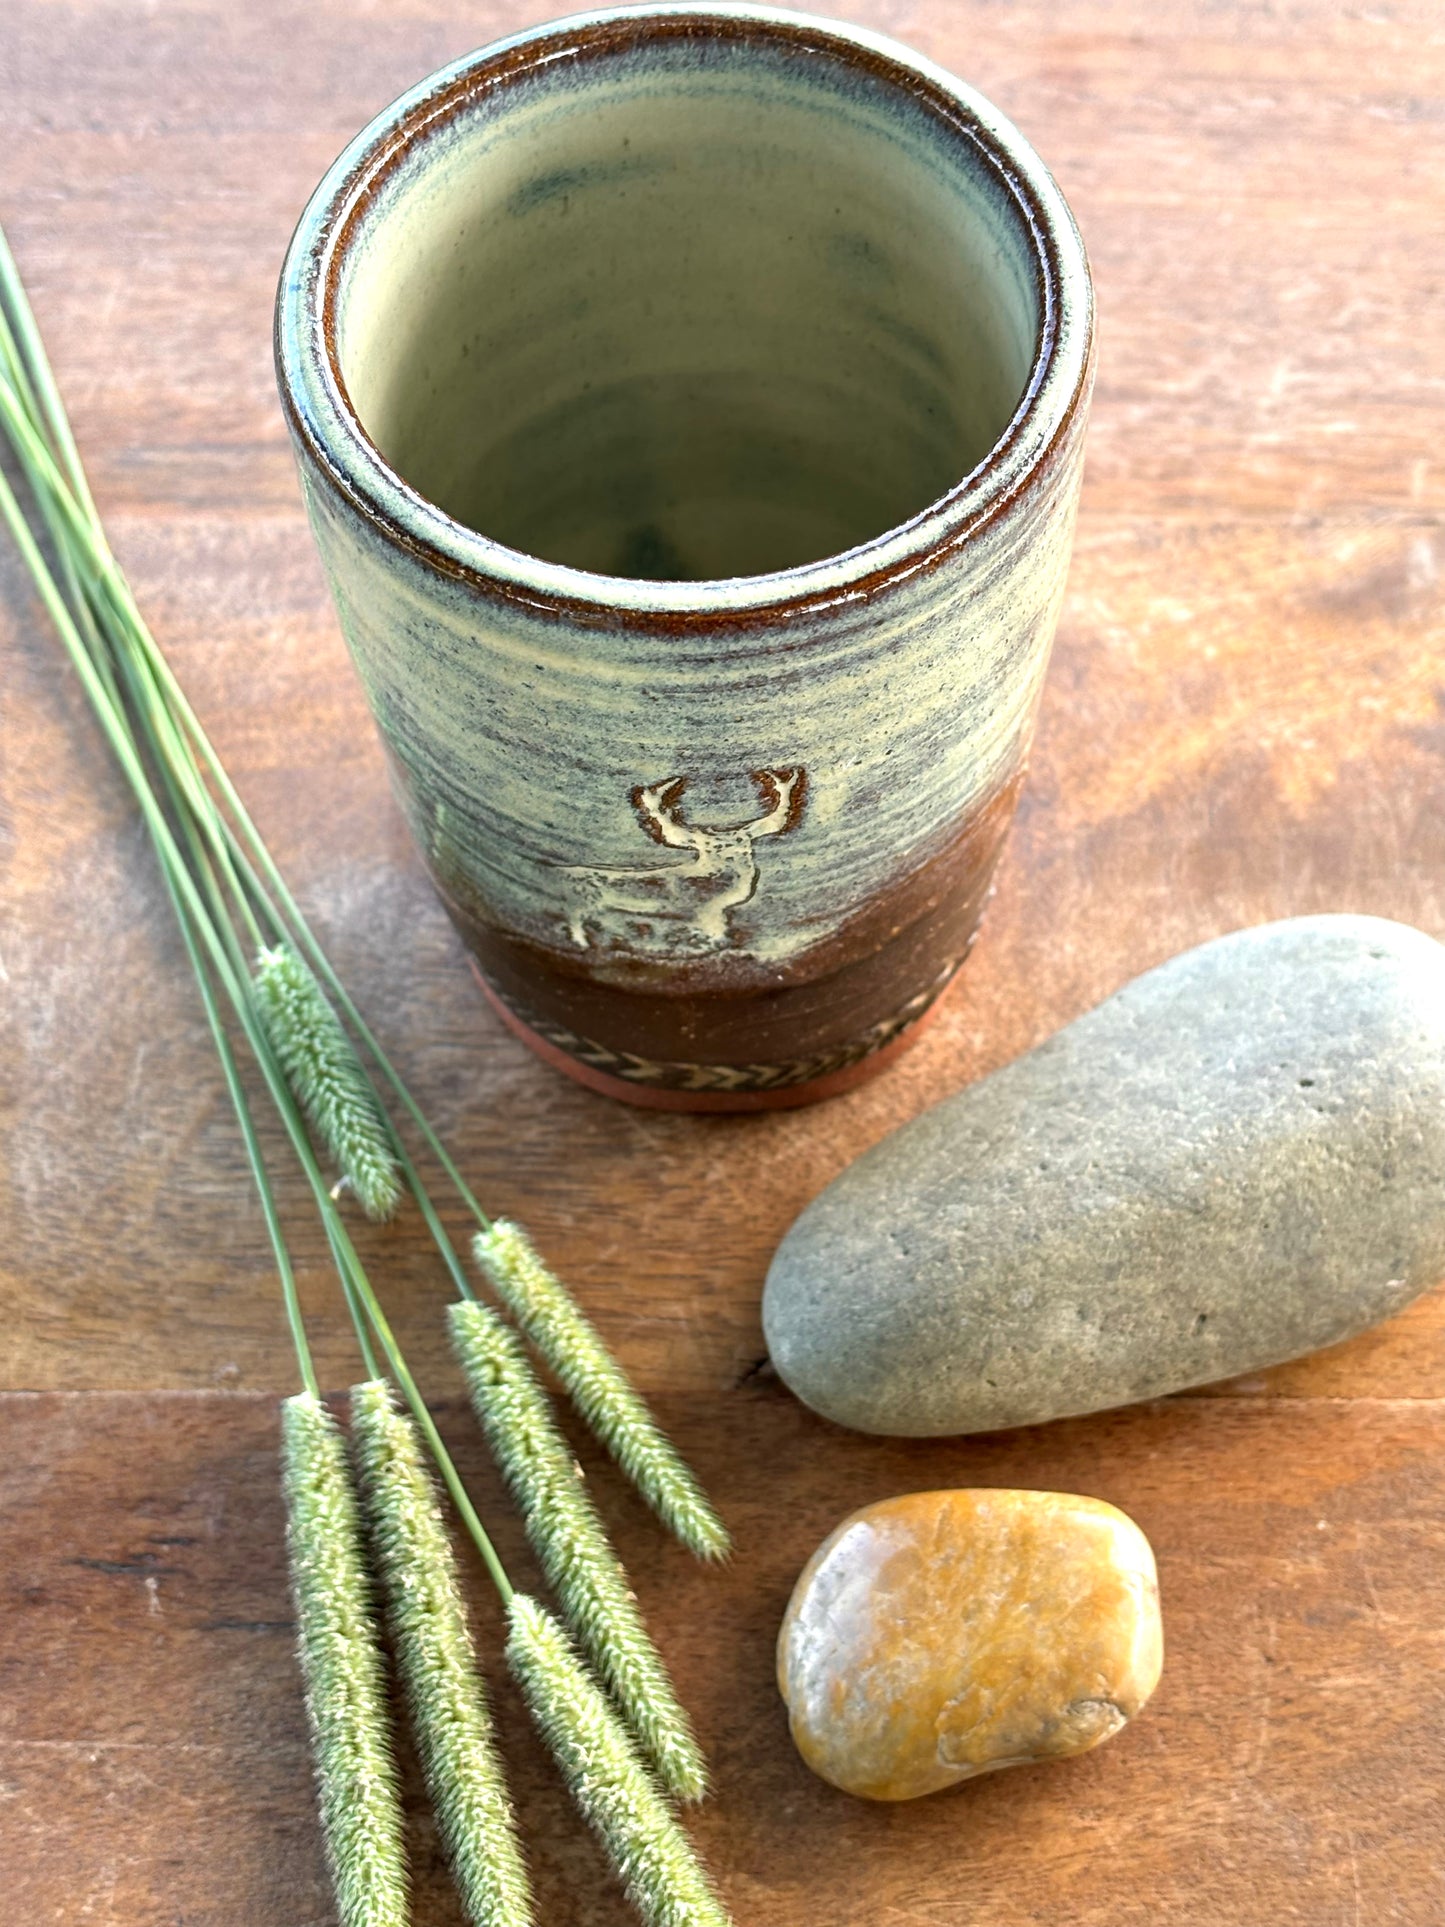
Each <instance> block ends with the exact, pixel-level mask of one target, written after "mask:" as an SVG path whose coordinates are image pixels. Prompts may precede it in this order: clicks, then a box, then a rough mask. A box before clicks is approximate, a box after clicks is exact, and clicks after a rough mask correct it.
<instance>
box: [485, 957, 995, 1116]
mask: <svg viewBox="0 0 1445 1927" xmlns="http://www.w3.org/2000/svg"><path fill="white" fill-rule="evenodd" d="M467 962H468V963H469V964H470V965H471V967H472V975H473V976H474V977H475V978H476V980H477V982H478V984H479V985H480V986H481V991H482V995H483V996H484V997H485V998H486V1000H487V1002H488V1003H489V1004H490V1005H491V1006H492V1009H493V1010H495V1011H496V1013H497V1015H498V1016H499V1017H500V1018H501V1020H502V1022H503V1023H504V1024H505V1025H506V1026H507V1029H508V1030H509V1031H511V1033H512V1035H513V1036H514V1037H519V1038H520V1039H521V1040H522V1042H523V1043H524V1044H525V1045H526V1046H527V1048H528V1049H529V1050H531V1051H534V1052H535V1053H536V1055H537V1056H538V1057H540V1058H541V1059H542V1061H543V1063H544V1064H550V1065H551V1066H552V1068H553V1070H558V1071H563V1072H565V1074H566V1075H567V1076H568V1077H570V1078H571V1079H572V1080H573V1082H574V1083H577V1084H582V1085H584V1086H585V1087H586V1088H587V1089H588V1090H589V1091H597V1092H600V1094H601V1095H602V1096H603V1097H613V1098H617V1099H618V1100H619V1101H620V1102H621V1103H623V1104H633V1105H636V1106H637V1108H638V1109H639V1110H644V1111H693V1112H698V1111H712V1112H720V1111H726V1112H732V1113H737V1112H745V1111H795V1110H801V1109H802V1108H803V1106H804V1105H807V1104H818V1103H821V1102H822V1100H823V1099H824V1098H828V1097H841V1096H842V1095H843V1093H844V1092H845V1091H851V1090H855V1089H856V1088H857V1086H858V1085H860V1084H866V1083H867V1082H868V1080H869V1079H870V1078H873V1077H876V1076H877V1075H878V1073H879V1072H880V1071H886V1070H887V1068H888V1066H889V1065H890V1064H892V1063H893V1062H895V1060H896V1059H898V1058H900V1057H901V1056H902V1055H903V1054H904V1052H905V1051H908V1050H911V1049H912V1048H913V1046H914V1044H916V1043H917V1041H918V1039H919V1038H920V1037H921V1036H922V1035H923V1033H924V1031H925V1030H927V1028H928V1026H929V1025H930V1024H931V1023H932V1022H933V1019H934V1017H935V1016H936V1014H937V1012H938V1008H939V1006H940V1004H941V1003H942V1002H943V994H944V992H945V991H946V990H947V989H948V987H949V984H951V983H952V982H953V979H954V977H956V976H957V974H958V973H957V971H954V972H952V973H951V974H950V976H949V979H948V982H947V983H945V984H944V985H943V986H942V987H941V989H940V990H939V991H938V993H937V994H936V995H935V996H934V997H933V998H932V999H931V1000H930V1001H929V1003H928V1005H927V1007H926V1008H925V1009H924V1010H923V1012H922V1014H921V1015H920V1016H918V1017H916V1018H914V1019H912V1020H911V1021H910V1022H909V1023H908V1024H907V1025H906V1026H905V1028H904V1029H903V1030H901V1031H900V1032H899V1033H898V1035H897V1036H895V1037H894V1038H892V1039H891V1041H890V1042H888V1043H886V1044H882V1045H880V1046H879V1047H878V1048H877V1049H876V1050H873V1051H870V1052H869V1053H868V1055H867V1056H866V1057H860V1058H859V1059H858V1060H857V1061H856V1062H854V1063H852V1064H846V1065H844V1066H843V1067H842V1068H841V1069H839V1070H835V1071H828V1072H825V1073H824V1074H823V1075H822V1076H821V1077H812V1078H809V1079H807V1081H806V1082H804V1083H800V1084H782V1085H777V1086H775V1087H774V1088H772V1089H770V1090H746V1089H740V1090H733V1091H722V1090H683V1089H678V1088H672V1087H668V1086H666V1085H660V1084H639V1083H634V1082H633V1081H631V1080H630V1079H628V1078H626V1077H617V1076H614V1075H613V1074H612V1073H611V1072H608V1071H604V1070H599V1069H597V1067H596V1066H595V1065H592V1064H588V1063H585V1062H584V1061H583V1059H582V1058H580V1057H576V1056H574V1055H573V1054H572V1052H571V1051H570V1050H566V1049H564V1048H563V1046H562V1045H561V1044H556V1043H553V1042H552V1041H551V1040H550V1039H549V1038H546V1037H544V1036H543V1035H542V1033H541V1032H540V1031H539V1030H534V1029H533V1028H532V1026H531V1025H530V1024H528V1023H526V1022H525V1021H524V1020H523V1019H522V1018H521V1017H519V1016H518V1015H517V1013H516V1012H515V1011H514V1010H510V1009H509V1008H508V1007H507V1005H506V1004H504V1003H503V1001H502V999H501V998H500V997H499V996H498V995H497V993H496V991H495V990H493V988H492V986H491V985H490V984H489V983H488V982H487V980H486V978H485V977H484V976H483V975H482V971H481V966H480V965H479V964H478V962H477V960H476V958H475V957H468V959H467ZM579 1041H580V1040H579Z"/></svg>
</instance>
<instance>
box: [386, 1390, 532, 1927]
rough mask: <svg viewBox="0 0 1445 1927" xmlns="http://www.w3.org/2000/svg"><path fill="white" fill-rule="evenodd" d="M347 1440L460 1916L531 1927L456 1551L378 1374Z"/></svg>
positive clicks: (498, 1926)
mask: <svg viewBox="0 0 1445 1927" xmlns="http://www.w3.org/2000/svg"><path fill="white" fill-rule="evenodd" d="M351 1442H352V1447H353V1449H354V1451H355V1454H356V1460H357V1464H358V1468H359V1470H360V1474H361V1491H362V1499H363V1502H364V1505H365V1510H366V1514H367V1522H368V1525H369V1526H370V1532H371V1547H372V1553H373V1556H374V1559H375V1563H376V1567H377V1571H378V1573H379V1576H380V1579H381V1583H382V1589H383V1591H384V1593H385V1595H386V1602H387V1613H388V1618H389V1620H390V1623H391V1630H392V1640H393V1644H394V1647H395V1651H396V1658H397V1666H398V1668H399V1670H400V1672H401V1676H402V1681H403V1683H404V1685H405V1687H406V1695H407V1701H408V1703H409V1705H410V1707H411V1716H412V1725H413V1727H414V1729H415V1732H416V1737H417V1745H418V1750H419V1751H420V1753H421V1760H422V1768H423V1771H424V1772H425V1774H426V1783H427V1791H428V1792H429V1793H430V1795H431V1802H432V1810H433V1811H434V1812H435V1814H436V1817H437V1824H438V1826H439V1827H440V1829H441V1835H442V1839H443V1841H444V1843H445V1845H446V1850H447V1856H448V1858H449V1859H450V1861H451V1865H452V1872H453V1874H454V1875H455V1877H456V1883H457V1887H458V1890H459V1891H460V1893H461V1896H462V1900H463V1902H464V1904H465V1906H466V1910H467V1917H468V1919H469V1920H471V1921H473V1922H474V1923H475V1927H530V1923H531V1921H532V1919H533V1913H532V1894H531V1888H530V1886H529V1884H528V1880H527V1872H526V1868H525V1867H524V1866H523V1864H522V1854H521V1849H520V1848H519V1846H518V1844H517V1834H516V1823H515V1821H514V1819H513V1815H512V1803H511V1801H510V1799H509V1798H508V1796H507V1786H506V1780H505V1778H504V1777H503V1772H502V1763H501V1760H500V1758H499V1757H498V1754H497V1749H496V1743H495V1740H494V1738H493V1733H492V1722H491V1716H490V1714H489V1712H488V1710H487V1703H486V1697H485V1692H484V1689H483V1686H482V1680H481V1676H480V1674H479V1672H478V1670H477V1663H476V1653H475V1650H474V1648H473V1646H472V1638H471V1633H470V1630H469V1629H468V1626H467V1612H466V1607H465V1605H464V1604H463V1602H462V1595H461V1588H460V1585H459V1583H458V1580H457V1564H456V1556H455V1554H454V1553H453V1551H452V1543H451V1539H450V1537H449V1536H448V1533H447V1529H446V1524H445V1521H444V1519H443V1515H442V1509H441V1502H440V1500H439V1498H438V1495H437V1488H436V1483H435V1481H434V1480H433V1478H432V1475H431V1473H430V1471H429V1470H428V1468H427V1464H426V1460H425V1457H424V1450H425V1448H424V1447H423V1445H422V1441H421V1439H420V1437H419V1435H418V1433H417V1429H416V1426H415V1424H414V1423H413V1422H412V1420H411V1419H410V1418H409V1417H408V1416H407V1415H406V1414H405V1413H403V1412H401V1411H399V1410H398V1408H397V1404H396V1401H395V1399H394V1397H393V1396H392V1391H391V1387H390V1386H389V1385H387V1384H386V1383H385V1382H384V1381H383V1380H380V1379H372V1380H370V1381H369V1382H368V1383H367V1384H365V1385H357V1386H355V1387H353V1389H352V1393H351Z"/></svg>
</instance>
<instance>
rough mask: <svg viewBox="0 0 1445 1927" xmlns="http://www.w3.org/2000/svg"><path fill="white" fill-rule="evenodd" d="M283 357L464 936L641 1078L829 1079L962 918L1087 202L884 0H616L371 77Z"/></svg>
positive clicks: (585, 1046) (1001, 770) (600, 1080)
mask: <svg viewBox="0 0 1445 1927" xmlns="http://www.w3.org/2000/svg"><path fill="white" fill-rule="evenodd" d="M277 362H278V369H279V376H280V385H281V393H282V398H283V402H284V406H285V409H286V413H287V417H288V421H289V425H290V429H291V433H292V436H293V439H294V442H295V447H296V451H297V456H298V461H299V467H300V473H301V479H302V486H303V491H304V494H305V498H306V504H307V508H308V511H309V514H310V518H311V523H312V527H313V530H314V533H315V537H316V541H317V544H318V546H319V548H320V552H321V556H322V559H323V562H324V564H325V567H326V570H327V574H328V576H329V579H330V583H331V587H332V591H333V593H334V596H335V600H336V606H337V610H338V613H339V616H340V620H341V624H342V628H343V630H344V632H345V635H346V640H347V643H348V645H349V647H350V650H351V654H352V657H353V659H354V661H355V664H356V667H357V670H358V672H359V674H360V676H361V680H362V682H363V684H364V685H365V690H366V694H367V697H368V699H369V701H370V704H371V707H372V710H373V711H374V713H375V716H376V720H377V723H378V725H379V727H380V731H381V735H382V738H383V740H384V742H385V744H386V748H387V751H388V754H389V759H390V764H391V768H392V771H393V774H394V778H395V785H396V789H397V793H398V795H399V797H400V799H401V802H402V805H403V808H404V809H405V812H406V815H407V817H408V820H409V822H410V824H411V827H412V830H413V831H414V833H415V835H416V838H417V840H418V842H419V844H420V846H421V848H422V851H423V852H424V854H425V858H426V861H427V863H428V865H429V867H430V870H431V874H432V876H433V878H434V880H435V883H436V887H437V889H438V891H439V892H440V894H441V896H442V899H443V901H444V902H445V904H446V905H447V908H448V909H449V911H450V913H451V915H452V917H453V918H454V919H455V921H456V923H457V925H458V927H459V929H460V930H461V932H462V934H463V936H464V938H465V940H466V942H467V944H468V946H469V948H470V951H471V954H472V956H473V958H474V960H475V964H476V968H477V971H478V974H479V976H480V979H481V982H482V984H483V986H484V988H485V990H486V992H487V994H488V995H489V997H490V998H491V999H492V1000H493V1001H494V1003H495V1004H496V1006H497V1008H498V1010H499V1011H500V1012H501V1013H502V1015H503V1016H504V1017H505V1019H506V1021H507V1022H508V1023H509V1024H510V1025H511V1026H512V1027H513V1028H514V1029H515V1030H516V1031H518V1032H519V1033H520V1035H521V1036H523V1037H524V1038H525V1039H526V1040H527V1042H528V1043H529V1044H531V1045H532V1047H533V1048H534V1049H536V1050H537V1051H539V1052H540V1053H541V1054H542V1055H543V1056H544V1057H547V1058H549V1059H550V1060H551V1061H552V1062H553V1063H555V1064H557V1065H559V1066H560V1067H561V1068H563V1069H565V1070H568V1071H570V1072H571V1073H572V1074H573V1075H574V1076H576V1077H578V1078H580V1079H581V1080H582V1081H583V1082H585V1083H589V1084H591V1085H593V1086H595V1087H596V1088H599V1089H602V1090H605V1091H608V1092H611V1093H612V1094H614V1095H617V1096H621V1097H627V1098H631V1099H633V1100H634V1101H637V1102H643V1103H652V1104H659V1105H666V1106H673V1107H678V1108H690V1109H755V1108H760V1107H764V1106H770V1105H776V1104H784V1103H798V1102H804V1101H807V1100H808V1099H811V1098H815V1097H820V1096H824V1095H827V1094H828V1093H830V1092H833V1091H836V1090H839V1089H842V1088H845V1087H846V1086H847V1085H848V1084H849V1083H851V1082H853V1081H856V1080H857V1079H859V1078H861V1077H863V1076H865V1075H867V1074H868V1073H869V1072H871V1071H873V1070H876V1069H878V1068H880V1067H881V1066H882V1065H883V1064H885V1063H886V1062H887V1061H888V1060H889V1059H890V1057H891V1056H893V1055H894V1054H896V1053H897V1052H898V1051H899V1050H900V1049H902V1048H903V1047H904V1046H905V1045H906V1044H907V1043H908V1042H909V1041H910V1040H911V1039H912V1037H913V1036H914V1035H915V1034H916V1032H917V1030H918V1027H919V1025H920V1024H921V1023H922V1021H923V1020H924V1018H925V1016H926V1015H927V1013H928V1012H929V1010H930V1008H931V1007H932V1006H933V1004H934V1002H935V1000H936V999H937V997H938V996H939V993H940V992H941V991H942V989H943V988H944V986H945V985H946V984H947V983H948V982H949V980H950V978H951V977H952V976H953V974H954V972H955V971H956V970H957V968H958V966H959V964H960V963H961V961H962V960H963V958H964V956H965V955H966V953H967V951H968V949H969V946H970V944H971V943H972V941H973V938H974V935H975V932H976V930H977V927H978V922H979V918H980V916H981V914H982V910H983V905H984V900H985V897H986V895H987V893H988V890H989V887H990V879H991V876H992V873H993V869H994V866H995V863H996V861H997V858H998V855H999V850H1000V845H1001V843H1002V840H1003V837H1004V835H1005V832H1006V829H1007V826H1008V823H1009V819H1010V817H1011V815H1012V812H1013V809H1014V804H1015V800H1016V797H1017V794H1018V789H1019V784H1020V782H1021V780H1022V776H1023V771H1024V764H1025V759H1026V755H1027V750H1028V743H1029V737H1030V732H1031V729H1032V725H1033V719H1034V714H1035V710H1036V707H1037V702H1038V697H1039V691H1040V686H1041V683H1042V680H1043V675H1044V670H1045V667H1046V664H1047V660H1048V654H1049V649H1050V646H1051V642H1052V638H1053V632H1054V627H1055V623H1056V620H1057V617H1058V613H1059V605H1060V601H1061V598H1062V595H1063V591H1064V579H1065V573H1066V570H1067V565H1068V556H1069V547H1070V541H1071V537H1072V529H1073V520H1074V509H1075V504H1076V500H1077V496H1078V487H1079V477H1080V468H1081V462H1082V452H1083V434H1084V420H1085V414H1086V411H1087V406H1088V397H1089V389H1090V385H1091V380H1092V369H1093V303H1092V295H1091V290H1090V282H1089V273H1088V267H1087V263H1086V260H1085V256H1084V250H1083V247H1082V244H1081V242H1080V239H1079V235H1078V232H1077V229H1076V227H1075V225H1074V221H1073V219H1072V217H1071V215H1070V213H1069V210H1068V208H1067V206H1066V204H1065V202H1064V200H1063V198H1062V196H1061V195H1060V193H1059V190H1058V188H1057V187H1056V186H1055V184H1054V182H1053V180H1052V179H1051V178H1050V176H1049V174H1048V172H1047V171H1046V169H1045V168H1044V166H1043V165H1042V163H1041V162H1040V161H1039V159H1038V157H1037V156H1036V155H1035V154H1034V152H1033V150H1032V149H1031V148H1030V147H1029V145H1028V144H1027V142H1026V141H1025V140H1024V139H1023V138H1022V136H1021V135H1020V134H1019V133H1018V132H1017V130H1016V129H1015V128H1014V127H1012V126H1011V125H1010V123H1009V122H1008V121H1007V120H1006V119H1004V117H1003V116H1002V115H1001V114H999V113H998V112H996V111H995V109H994V108H992V107H991V106H989V104H988V103H987V102H986V101H984V100H983V99H981V98H980V97H979V96H978V95H977V94H976V93H973V92H972V91H971V90H970V89H969V88H967V87H966V86H964V85H962V84H961V83H960V82H959V81H957V80H955V79H953V78H952V77H951V76H950V75H948V74H947V73H945V72H943V71H942V70H941V69H939V68H937V67H935V66H933V65H931V64H930V63H929V62H928V61H926V60H923V59H921V58H919V57H918V56H917V55H915V54H913V53H911V52H909V51H908V50H907V49H905V48H903V47H901V46H898V45H896V44H894V43H893V42H891V41H888V40H885V39H882V38H880V37H878V36H877V35H875V34H871V33H867V32H863V31H861V30H859V29H857V28H854V27H849V26H843V25H838V24H834V23H829V22H824V21H821V20H815V19H812V18H810V17H807V16H805V15H800V14H793V13H785V12H780V11H777V10H774V9H772V8H767V7H754V6H723V5H712V6H694V5H672V6H654V7H640V8H639V7H623V8H616V9H609V10H607V11H604V12H597V13H589V14H583V15H578V16H576V17H575V18H571V19H567V20H563V21H560V22H557V23H555V24H552V25H549V26H546V27H542V28H539V29H537V30H536V31H534V32H529V33H525V34H521V35H519V36H517V37H515V38H513V39H510V40H505V41H502V42H500V43H498V44H497V45H495V46H492V47H490V48H487V49H484V50H483V51H482V52H480V53H477V54H474V55H472V56H470V57H468V58H467V59H464V60H462V61H459V62H457V63H456V64H455V65H454V66H451V67H448V68H446V69H444V70H443V71H442V72H441V73H438V74H436V75H434V76H433V77H432V78H430V79H429V80H426V81H424V82H422V84H421V85H420V86H418V87H416V88H415V89H413V90H412V92H410V93H408V94H406V95H405V96H403V98H402V99H401V100H399V101H397V102H396V103H395V105H394V106H392V107H390V108H388V109H387V110H386V112H384V113H383V114H382V115H381V116H380V117H379V118H378V119H377V120H376V121H374V122H373V123H372V124H371V126H369V127H368V128H366V129H365V131H364V132H363V133H361V134H360V135H359V136H358V137H357V138H356V140H355V141H353V142H352V144H351V145H350V146H349V147H348V148H347V149H346V151H345V152H344V153H343V154H342V155H341V157H340V159H339V160H338V161H337V162H336V164H335V165H334V167H333V168H332V169H331V171H330V172H329V173H328V174H327V175H326V177H325V179H324V180H323V181H322V183H321V185H320V187H319V188H318V189H317V191H316V193H315V195H314V197H313V198H312V200H311V202H310V203H309V205H308V206H307V208H306V210H305V213H304V214H303V216H302V218H301V222H300V225H299V227H298V229H297V232H296V235H295V238H294V240H293V243H292V246H291V249H290V253H289V255H288V258H287V261H286V265H285V269H284V273H283V276H282V282H281V289H280V295H279V299H278V308H277Z"/></svg>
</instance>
